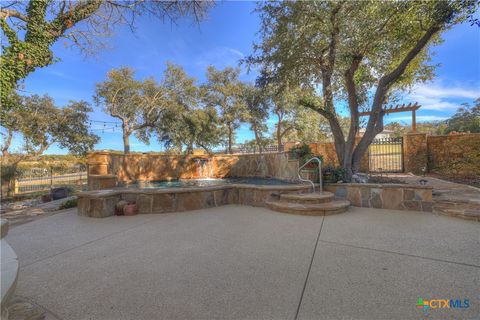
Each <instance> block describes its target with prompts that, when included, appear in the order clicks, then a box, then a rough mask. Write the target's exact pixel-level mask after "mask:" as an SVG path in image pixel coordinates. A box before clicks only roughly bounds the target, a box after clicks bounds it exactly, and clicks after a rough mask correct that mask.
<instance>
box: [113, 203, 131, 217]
mask: <svg viewBox="0 0 480 320" xmlns="http://www.w3.org/2000/svg"><path fill="white" fill-rule="evenodd" d="M127 204H128V202H127V201H125V200H120V201H118V202H117V204H116V205H115V215H117V216H123V208H124V207H125V205H127Z"/></svg>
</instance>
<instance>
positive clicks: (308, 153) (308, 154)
mask: <svg viewBox="0 0 480 320" xmlns="http://www.w3.org/2000/svg"><path fill="white" fill-rule="evenodd" d="M290 152H291V153H295V154H296V155H297V157H298V158H299V159H300V165H302V164H304V163H305V162H307V161H308V160H309V159H310V158H312V157H313V156H314V154H313V152H312V149H310V146H309V145H308V144H306V143H304V144H302V145H299V146H297V147H293V148H292V149H290ZM321 160H323V159H321Z"/></svg>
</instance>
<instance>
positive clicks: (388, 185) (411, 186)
mask: <svg viewBox="0 0 480 320" xmlns="http://www.w3.org/2000/svg"><path fill="white" fill-rule="evenodd" d="M326 185H329V186H337V187H341V186H346V187H365V188H379V189H386V188H403V189H422V190H425V189H432V190H433V186H427V185H425V186H422V185H414V184H406V183H326Z"/></svg>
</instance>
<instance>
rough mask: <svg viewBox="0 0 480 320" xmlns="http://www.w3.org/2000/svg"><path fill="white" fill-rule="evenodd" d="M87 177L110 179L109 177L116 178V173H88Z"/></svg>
mask: <svg viewBox="0 0 480 320" xmlns="http://www.w3.org/2000/svg"><path fill="white" fill-rule="evenodd" d="M88 176H89V177H92V178H95V179H111V178H117V175H116V174H89V175H88Z"/></svg>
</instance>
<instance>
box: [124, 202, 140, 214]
mask: <svg viewBox="0 0 480 320" xmlns="http://www.w3.org/2000/svg"><path fill="white" fill-rule="evenodd" d="M123 214H124V215H126V216H134V215H136V214H138V206H137V204H136V203H129V204H126V205H125V206H124V207H123Z"/></svg>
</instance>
